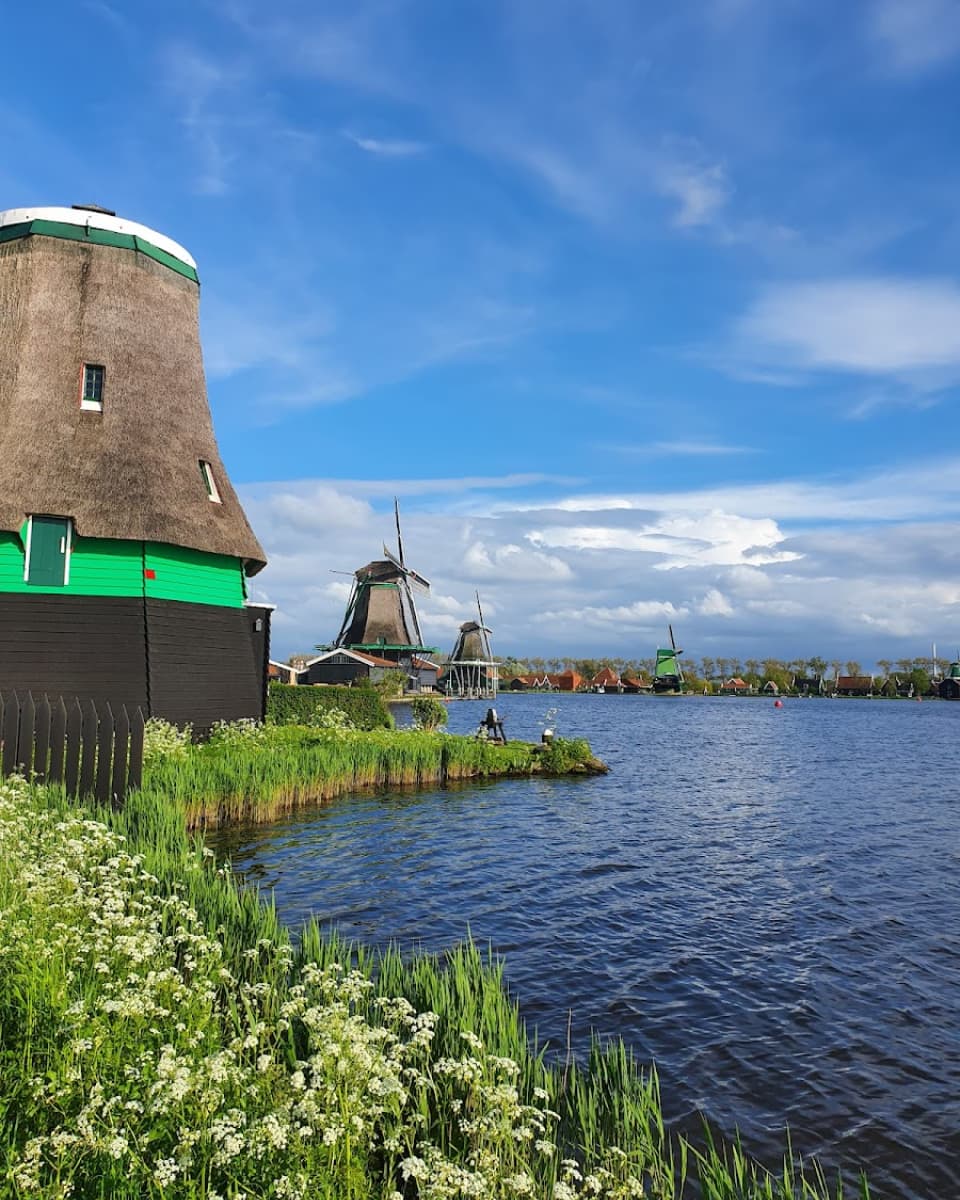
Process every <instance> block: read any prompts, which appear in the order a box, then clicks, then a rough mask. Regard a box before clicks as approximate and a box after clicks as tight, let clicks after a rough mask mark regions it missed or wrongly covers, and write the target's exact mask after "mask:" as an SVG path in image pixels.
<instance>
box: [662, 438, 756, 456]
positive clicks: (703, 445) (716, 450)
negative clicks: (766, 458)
mask: <svg viewBox="0 0 960 1200" xmlns="http://www.w3.org/2000/svg"><path fill="white" fill-rule="evenodd" d="M649 449H650V450H651V451H652V452H653V453H655V454H676V455H678V456H681V455H690V456H693V457H713V456H714V455H724V454H752V453H753V450H752V448H751V447H750V446H725V445H723V444H722V443H720V442H654V443H653V444H652V445H651V446H650V447H649Z"/></svg>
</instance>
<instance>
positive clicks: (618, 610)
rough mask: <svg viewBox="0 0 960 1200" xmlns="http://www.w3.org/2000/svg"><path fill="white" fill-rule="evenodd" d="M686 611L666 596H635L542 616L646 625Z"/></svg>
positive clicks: (563, 621) (563, 622)
mask: <svg viewBox="0 0 960 1200" xmlns="http://www.w3.org/2000/svg"><path fill="white" fill-rule="evenodd" d="M686 615H687V610H686V609H685V608H677V607H676V606H675V605H674V604H673V603H672V602H671V601H669V600H634V601H633V602H632V603H631V604H617V605H614V606H613V607H610V608H604V607H601V606H597V605H586V606H585V607H583V608H561V609H549V610H547V611H546V612H545V613H544V614H543V620H544V621H552V622H554V623H556V624H559V625H560V626H561V627H563V626H569V627H570V628H576V627H577V626H578V625H590V626H599V627H604V626H611V625H613V626H624V625H626V626H638V627H640V628H644V629H649V628H652V627H655V626H661V625H662V624H663V622H664V621H675V620H677V619H678V618H682V617H685V616H686Z"/></svg>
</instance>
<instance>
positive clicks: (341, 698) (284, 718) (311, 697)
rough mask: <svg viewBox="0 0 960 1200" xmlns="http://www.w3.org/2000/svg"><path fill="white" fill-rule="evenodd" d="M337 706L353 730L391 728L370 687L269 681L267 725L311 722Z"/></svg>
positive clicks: (389, 718)
mask: <svg viewBox="0 0 960 1200" xmlns="http://www.w3.org/2000/svg"><path fill="white" fill-rule="evenodd" d="M332 708H336V709H339V710H340V711H341V712H342V713H343V714H344V715H345V717H346V719H347V720H348V721H349V722H350V723H351V725H352V726H353V727H354V728H355V729H392V728H393V718H392V717H391V716H390V710H389V709H388V708H387V706H386V705H385V704H384V702H383V699H382V697H381V696H380V695H379V694H378V693H377V692H376V691H374V689H373V688H370V687H356V688H349V687H305V686H303V685H297V684H290V683H271V684H270V689H269V692H268V695H267V722H268V723H269V724H270V725H310V724H313V723H314V722H315V721H316V719H317V715H318V714H319V713H323V712H327V711H329V710H330V709H332Z"/></svg>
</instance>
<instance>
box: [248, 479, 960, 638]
mask: <svg viewBox="0 0 960 1200" xmlns="http://www.w3.org/2000/svg"><path fill="white" fill-rule="evenodd" d="M421 482H423V483H424V486H425V490H424V492H423V495H422V497H421V498H420V499H419V500H418V499H417V497H416V494H417V490H418V486H419V484H418V481H415V480H410V481H407V484H406V486H407V495H408V496H409V497H410V498H409V499H408V501H407V503H406V507H405V509H404V545H405V550H406V556H407V559H408V560H409V561H410V562H411V563H412V564H413V565H415V566H416V567H417V569H418V570H420V571H421V572H422V573H423V574H424V575H426V576H427V577H428V578H429V579H431V580H432V583H433V590H432V594H431V595H429V596H426V597H420V598H418V601H417V603H418V609H419V612H420V616H421V627H422V629H423V633H424V636H425V638H426V639H427V641H428V643H429V644H432V645H438V646H441V647H443V648H446V647H447V645H448V643H450V644H452V636H453V634H454V633H455V631H456V628H457V626H458V625H459V624H461V623H462V622H463V621H465V620H470V619H472V618H473V617H474V614H475V611H476V607H475V604H476V602H475V599H474V597H473V594H472V593H473V590H474V587H476V586H479V588H480V591H481V595H482V599H483V603H484V613H485V615H486V616H487V617H488V619H490V624H491V625H492V627H493V630H494V638H493V641H494V649H495V650H496V651H497V652H498V653H504V652H507V651H514V652H517V653H526V654H536V653H544V652H548V651H549V652H551V653H560V654H574V655H576V654H595V653H598V654H599V653H610V654H618V653H622V654H626V655H628V656H631V657H636V656H643V655H645V654H648V653H649V652H650V651H651V647H652V646H654V645H656V644H657V641H658V640H660V641H662V638H663V636H664V633H665V626H666V625H667V624H668V623H672V624H673V625H674V627H675V629H677V633H678V636H679V637H681V638H682V641H683V644H684V646H685V647H686V649H687V651H688V653H690V654H691V655H692V656H694V657H696V656H698V655H703V654H714V653H722V652H729V653H735V654H736V653H739V654H742V655H744V656H746V655H747V654H749V653H751V652H753V653H756V654H759V655H760V656H761V657H762V656H764V655H770V654H773V655H776V656H777V657H784V656H788V655H790V654H793V653H803V654H806V655H810V654H814V653H820V654H823V655H824V656H825V657H828V658H829V657H831V656H833V655H836V656H837V657H841V658H858V659H863V660H867V659H868V658H869V656H870V654H871V653H874V654H876V655H878V656H881V657H882V656H884V655H886V656H887V657H899V656H901V655H902V654H904V653H910V654H912V653H917V652H921V651H922V650H923V649H924V647H926V646H928V645H929V643H930V642H931V641H934V640H935V641H937V642H938V643H939V644H942V645H950V644H952V643H953V642H956V641H957V640H958V637H960V634H958V630H960V584H958V583H957V580H958V579H960V544H958V541H957V537H956V523H955V519H953V516H954V515H955V513H956V512H957V511H960V509H958V502H960V463H958V462H956V461H954V460H951V459H944V460H941V461H939V462H933V463H930V464H927V463H925V464H923V469H922V470H920V469H919V467H918V464H904V465H903V466H902V467H901V468H899V469H898V470H897V471H895V472H879V473H877V475H876V476H874V477H873V478H862V479H859V480H848V481H843V480H831V481H822V482H821V483H818V484H812V483H803V482H798V481H789V480H788V481H783V482H782V483H778V484H775V485H773V484H771V485H764V486H753V487H749V488H742V489H738V488H733V487H731V488H729V489H726V490H725V492H724V495H723V499H724V501H725V503H724V504H723V505H721V504H717V503H714V501H716V500H717V498H718V489H708V490H703V491H691V492H689V493H679V492H678V493H671V494H663V495H660V496H658V495H656V494H653V493H648V494H639V495H633V496H618V495H613V496H604V495H602V494H599V495H594V496H577V495H570V494H565V493H560V494H558V495H557V496H556V498H555V499H553V500H550V501H541V502H540V503H539V504H538V505H537V506H536V507H535V508H534V507H533V506H531V505H530V504H529V503H527V504H524V503H520V502H516V501H515V502H514V503H513V504H510V503H509V502H508V500H507V499H506V497H505V494H504V492H503V491H502V490H501V491H500V492H499V497H500V498H499V499H498V501H497V503H495V504H494V503H493V502H492V496H493V495H494V494H495V493H494V492H493V491H492V490H491V489H490V488H488V487H487V486H486V483H487V482H488V481H483V483H482V485H481V486H480V487H478V489H477V490H475V491H467V492H464V493H460V494H459V495H458V496H457V502H456V503H451V502H449V500H448V499H444V500H442V501H441V502H439V503H438V502H437V499H436V497H437V495H438V493H437V492H435V491H433V490H431V488H432V486H433V485H434V484H435V483H436V481H429V480H428V481H421ZM444 486H450V484H449V481H448V483H447V484H446V485H444ZM374 493H376V495H374ZM522 494H523V493H522V492H521V495H522ZM244 500H245V503H246V504H247V507H248V511H249V513H250V516H251V520H252V522H253V524H254V527H255V528H256V529H257V531H258V534H259V535H260V537H261V539H262V541H263V543H264V546H265V549H266V551H267V554H268V556H269V558H270V563H269V566H268V567H267V569H266V570H265V571H264V572H263V573H262V574H261V575H259V576H257V577H256V579H255V580H253V581H252V590H253V593H254V594H255V595H256V597H257V598H258V599H261V600H264V601H267V602H270V603H275V604H277V605H279V608H278V610H277V617H276V624H275V639H274V647H275V650H276V653H277V654H278V656H280V657H285V656H286V655H287V654H289V653H292V652H294V651H300V650H307V649H309V648H310V647H312V646H313V645H316V644H318V643H326V642H329V641H330V640H331V639H332V638H333V637H334V636H335V634H336V632H337V630H338V629H339V627H340V623H341V621H342V618H343V611H344V605H345V603H346V598H347V595H348V594H349V589H350V584H351V580H350V578H349V574H350V573H352V571H353V570H355V569H356V568H357V567H358V566H360V565H362V564H363V563H365V562H367V561H369V560H370V559H372V558H377V557H379V554H380V546H381V543H382V542H383V541H384V539H385V538H386V539H389V538H390V537H391V536H392V532H393V514H392V511H391V505H390V500H389V498H388V497H386V496H384V495H382V488H380V487H374V486H373V485H372V484H368V483H358V484H356V485H352V484H350V483H347V482H344V481H342V480H339V481H329V480H328V481H322V480H311V481H293V482H288V483H277V484H272V485H257V486H256V487H255V488H252V489H244ZM572 512H575V513H576V518H575V519H574V520H571V513H572ZM945 512H946V513H947V514H950V515H948V516H944V515H943V514H944V513H945ZM764 513H765V515H762V514H764ZM824 517H826V518H828V523H826V524H825V523H824V522H823V520H822V518H824ZM798 526H799V527H798ZM665 565H671V566H674V567H675V568H677V569H673V570H670V571H668V572H666V573H665V572H664V569H663V568H664V566H665ZM681 567H682V569H679V568H681ZM332 570H341V571H346V572H348V574H346V575H337V574H331V571H332ZM545 609H547V611H546V612H545V611H544V610H545Z"/></svg>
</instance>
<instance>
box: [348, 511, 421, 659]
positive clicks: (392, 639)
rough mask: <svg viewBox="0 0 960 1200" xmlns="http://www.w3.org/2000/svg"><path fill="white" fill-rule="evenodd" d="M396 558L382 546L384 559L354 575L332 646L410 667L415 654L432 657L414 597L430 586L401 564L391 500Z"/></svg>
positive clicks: (368, 565)
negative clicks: (341, 621) (344, 612)
mask: <svg viewBox="0 0 960 1200" xmlns="http://www.w3.org/2000/svg"><path fill="white" fill-rule="evenodd" d="M393 510H394V517H395V519H396V523H397V551H398V553H397V554H394V553H393V552H392V551H391V550H390V549H389V548H388V547H387V546H386V544H384V547H383V553H384V555H385V558H383V559H378V560H376V561H375V562H370V563H367V565H366V566H365V567H360V569H359V570H357V571H355V572H354V579H353V588H352V590H351V592H350V600H349V602H348V604H347V611H346V614H345V616H344V618H343V624H342V625H341V627H340V632H339V633H338V634H337V638H336V642H335V643H334V645H335V646H338V647H341V648H343V649H346V650H361V651H364V652H365V653H367V654H376V655H377V656H379V657H380V658H385V659H389V660H390V661H391V662H396V663H397V664H398V665H404V666H409V665H410V664H411V663H412V658H413V655H414V654H429V653H433V652H434V649H435V647H431V646H424V645H423V636H422V634H421V633H420V621H419V619H418V617H417V607H416V604H415V603H414V600H413V593H414V592H419V593H421V594H423V595H426V594H427V593H428V592H429V591H430V581H429V580H428V579H425V578H424V577H423V576H422V575H421V574H420V573H419V572H417V571H414V570H413V569H412V568H411V567H408V566H407V565H406V564H405V562H404V560H403V538H402V536H401V533H400V505H399V502H398V501H397V500H396V499H394V502H393Z"/></svg>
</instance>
